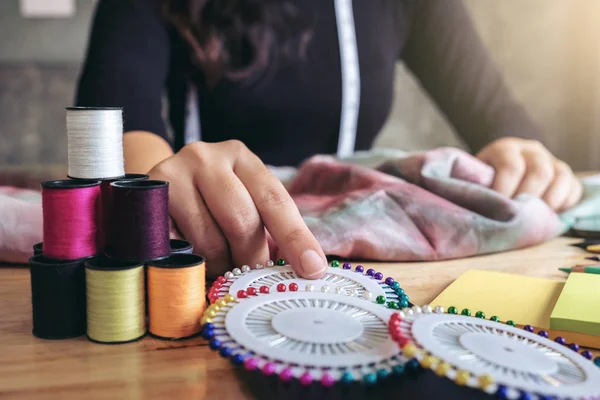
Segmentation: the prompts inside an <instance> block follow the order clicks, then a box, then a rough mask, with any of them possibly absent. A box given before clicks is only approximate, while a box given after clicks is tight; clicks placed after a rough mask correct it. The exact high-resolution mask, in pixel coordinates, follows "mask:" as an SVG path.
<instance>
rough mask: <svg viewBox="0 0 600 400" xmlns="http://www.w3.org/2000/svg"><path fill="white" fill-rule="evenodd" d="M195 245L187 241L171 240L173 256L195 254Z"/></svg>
mask: <svg viewBox="0 0 600 400" xmlns="http://www.w3.org/2000/svg"><path fill="white" fill-rule="evenodd" d="M193 253H194V245H192V244H191V243H190V242H188V241H187V240H182V239H171V254H193Z"/></svg>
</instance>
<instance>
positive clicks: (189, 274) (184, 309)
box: [148, 254, 211, 339]
mask: <svg viewBox="0 0 600 400" xmlns="http://www.w3.org/2000/svg"><path fill="white" fill-rule="evenodd" d="M205 272H206V269H205V263H204V258H203V257H201V256H198V255H195V254H173V255H171V256H170V257H168V258H166V259H163V260H158V261H151V262H149V263H148V317H149V320H150V329H149V330H150V333H151V334H152V335H154V336H156V337H158V338H161V339H183V338H187V337H190V336H194V335H196V334H197V333H198V332H200V329H201V324H205V323H208V322H210V321H211V318H210V317H209V316H208V315H205V316H203V315H202V313H203V312H204V309H205V308H206V297H205ZM201 317H202V319H201Z"/></svg>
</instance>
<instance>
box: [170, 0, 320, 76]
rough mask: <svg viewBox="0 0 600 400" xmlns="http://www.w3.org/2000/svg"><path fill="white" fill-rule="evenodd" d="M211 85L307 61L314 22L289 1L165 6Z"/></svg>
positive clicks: (197, 1)
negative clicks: (290, 62) (293, 60)
mask: <svg viewBox="0 0 600 400" xmlns="http://www.w3.org/2000/svg"><path fill="white" fill-rule="evenodd" d="M164 4H165V12H166V15H167V18H168V19H169V21H170V22H171V24H172V25H173V26H174V27H175V28H176V29H177V31H178V32H179V34H180V35H181V36H182V37H183V38H184V39H185V41H186V42H187V43H188V45H189V47H190V49H191V53H192V59H193V60H194V62H195V63H197V64H198V65H199V66H200V67H201V68H202V71H203V73H204V75H205V76H206V78H207V82H208V83H209V84H214V83H216V82H217V81H218V80H220V79H221V78H223V77H226V78H229V79H231V80H243V79H246V78H250V77H255V76H257V75H260V74H262V73H264V72H266V71H267V70H268V69H270V68H271V67H273V66H275V65H277V64H278V63H280V62H281V61H283V60H286V59H287V60H289V59H291V58H298V57H300V58H302V57H304V54H305V51H306V47H307V44H308V41H309V40H310V23H309V22H310V21H309V19H308V18H306V16H304V15H301V13H300V12H299V10H298V9H296V7H295V6H294V5H292V4H290V3H289V2H288V1H286V0H165V3H164Z"/></svg>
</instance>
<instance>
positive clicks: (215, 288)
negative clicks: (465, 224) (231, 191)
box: [208, 259, 410, 310]
mask: <svg viewBox="0 0 600 400" xmlns="http://www.w3.org/2000/svg"><path fill="white" fill-rule="evenodd" d="M275 265H277V266H283V265H287V264H286V263H285V260H284V259H278V260H277V261H275V262H274V261H272V260H268V261H266V262H265V264H264V265H262V264H256V265H255V269H263V268H265V267H273V266H275ZM330 265H331V267H332V268H339V267H342V268H343V269H346V270H349V269H351V268H352V265H351V264H350V263H348V262H345V263H343V264H341V263H340V262H339V261H338V260H332V261H331V263H330ZM364 270H365V269H364V267H363V266H362V265H357V266H356V267H355V271H356V272H358V273H364ZM251 271H252V269H251V268H250V266H249V265H244V266H242V267H241V268H234V269H233V270H232V271H229V272H226V273H225V274H224V275H223V276H219V277H218V278H217V279H216V280H215V282H213V284H212V285H211V287H210V289H209V291H208V299H209V302H210V303H211V304H215V303H216V302H217V301H218V300H219V296H220V295H219V292H221V293H222V292H223V287H224V286H225V285H227V282H231V281H234V280H235V279H237V277H238V276H241V275H242V274H244V273H248V272H251ZM365 275H366V276H369V277H371V278H372V279H374V280H378V281H383V282H381V283H380V284H383V285H387V286H388V287H389V288H384V290H385V291H386V292H387V293H390V290H391V291H392V292H393V293H394V294H395V295H396V296H397V300H388V298H386V296H382V297H383V300H382V299H381V298H375V299H373V296H372V294H370V293H364V294H363V295H362V296H361V297H362V298H364V299H365V300H369V301H373V300H374V301H376V302H377V303H378V304H381V305H386V306H387V307H388V308H391V309H394V310H395V309H400V310H402V309H405V308H407V307H409V306H410V301H409V298H408V296H407V295H406V293H405V291H404V289H403V288H402V287H401V286H400V283H399V282H396V280H395V279H394V278H392V277H387V278H385V279H384V276H383V274H382V273H381V272H377V271H375V270H374V269H372V268H369V269H368V270H367V271H366V273H365ZM229 285H230V283H229ZM280 285H281V284H278V285H276V286H275V288H273V290H277V291H278V292H283V291H287V290H290V291H296V290H295V289H294V288H296V287H297V284H295V283H292V284H289V285H288V286H287V287H284V286H280ZM225 287H227V286H225ZM255 290H256V288H250V287H249V288H247V289H246V290H244V291H243V290H239V291H238V292H237V293H236V296H237V297H238V298H240V299H244V298H247V297H249V296H255V295H257V294H259V293H260V294H267V293H269V291H270V288H269V287H268V286H261V287H260V288H258V292H255ZM297 290H300V288H299V287H298V289H297ZM306 290H307V291H313V290H314V287H313V286H309V284H307V285H306ZM320 290H321V291H323V292H325V293H326V292H335V293H336V294H347V295H351V296H359V292H358V291H348V290H344V289H343V288H339V287H335V289H334V288H332V287H329V286H322V287H321V288H320ZM378 297H379V296H378Z"/></svg>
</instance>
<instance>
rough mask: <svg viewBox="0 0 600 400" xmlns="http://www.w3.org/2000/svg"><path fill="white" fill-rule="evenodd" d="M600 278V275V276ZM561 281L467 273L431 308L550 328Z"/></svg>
mask: <svg viewBox="0 0 600 400" xmlns="http://www.w3.org/2000/svg"><path fill="white" fill-rule="evenodd" d="M599 277H600V276H599ZM563 286H564V282H559V281H553V280H550V279H541V278H532V277H528V276H522V275H514V274H506V273H502V272H492V271H480V270H469V271H467V272H465V273H464V274H463V275H461V276H460V277H459V278H458V279H457V280H455V281H454V282H453V283H452V284H451V285H450V286H448V288H446V290H444V291H443V292H442V294H440V295H439V296H438V297H437V298H436V299H435V300H433V301H432V302H431V305H432V306H437V305H440V306H443V307H444V308H445V309H448V307H450V306H454V307H456V308H458V312H459V313H460V311H461V310H462V309H463V308H468V309H469V310H471V314H472V315H475V313H476V312H477V311H483V312H484V313H485V315H486V318H489V317H491V316H493V315H496V316H498V317H499V318H500V320H501V321H503V322H505V321H507V320H513V321H515V322H516V323H517V324H518V325H532V326H535V327H537V328H541V329H549V328H550V314H551V313H552V309H553V308H554V305H555V304H556V302H557V300H558V297H559V296H560V293H561V290H562V289H563Z"/></svg>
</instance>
